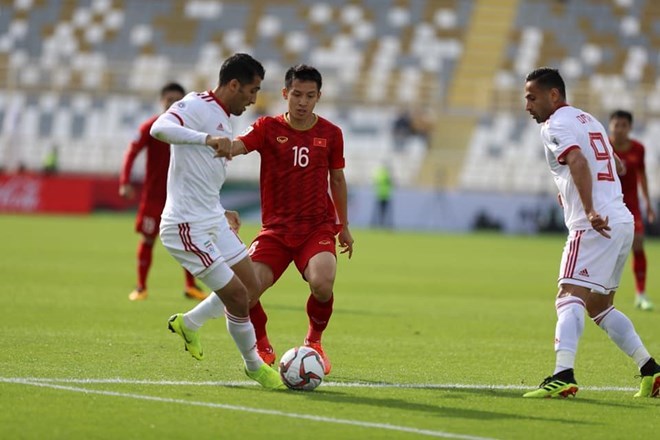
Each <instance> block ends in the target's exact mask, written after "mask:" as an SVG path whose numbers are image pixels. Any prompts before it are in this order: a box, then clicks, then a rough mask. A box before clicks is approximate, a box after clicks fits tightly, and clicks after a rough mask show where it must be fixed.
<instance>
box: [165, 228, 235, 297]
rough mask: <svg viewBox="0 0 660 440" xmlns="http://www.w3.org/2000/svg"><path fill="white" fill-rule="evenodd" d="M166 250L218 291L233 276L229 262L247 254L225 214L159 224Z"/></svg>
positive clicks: (210, 287) (231, 264)
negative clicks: (199, 220) (215, 218)
mask: <svg viewBox="0 0 660 440" xmlns="http://www.w3.org/2000/svg"><path fill="white" fill-rule="evenodd" d="M160 240H161V241H162V242H163V246H165V248H166V249H167V251H168V252H169V253H170V254H171V255H172V256H173V257H174V258H175V259H176V260H177V261H178V262H179V263H180V264H181V266H183V267H184V268H185V269H187V270H188V272H190V273H191V274H193V275H195V277H197V278H199V279H200V280H201V281H202V282H203V283H204V284H206V286H207V287H208V288H209V289H211V290H213V291H217V290H219V289H222V288H223V287H225V286H226V285H227V283H229V281H230V280H231V279H232V277H233V276H234V271H232V270H231V266H233V265H235V264H236V263H238V262H239V261H241V260H243V259H244V258H245V257H247V248H246V247H245V244H243V242H242V241H241V239H240V238H238V235H236V233H235V232H234V231H233V230H232V229H231V228H230V227H229V223H228V222H227V219H226V218H225V216H222V217H221V218H220V219H218V221H214V222H205V223H179V224H161V226H160Z"/></svg>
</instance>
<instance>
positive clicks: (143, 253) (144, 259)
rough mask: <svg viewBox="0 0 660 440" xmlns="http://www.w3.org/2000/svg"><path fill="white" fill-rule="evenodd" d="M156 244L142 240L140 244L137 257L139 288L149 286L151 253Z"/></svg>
mask: <svg viewBox="0 0 660 440" xmlns="http://www.w3.org/2000/svg"><path fill="white" fill-rule="evenodd" d="M153 249H154V245H153V244H148V243H146V242H144V241H140V244H138V251H137V258H138V284H137V288H138V289H146V288H147V275H148V274H149V268H150V267H151V255H152V253H153Z"/></svg>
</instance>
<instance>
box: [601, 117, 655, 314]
mask: <svg viewBox="0 0 660 440" xmlns="http://www.w3.org/2000/svg"><path fill="white" fill-rule="evenodd" d="M632 122H633V116H632V113H630V112H627V111H624V110H617V111H615V112H613V113H612V115H611V116H610V124H609V125H610V126H609V129H610V143H611V144H612V147H614V151H615V152H616V154H617V155H618V156H619V158H620V159H621V161H622V162H623V164H624V168H625V170H624V171H623V173H621V174H620V175H619V178H620V179H621V189H622V190H623V201H624V203H625V204H626V206H627V207H628V209H629V210H630V212H631V213H632V214H633V217H634V218H635V236H634V239H633V246H632V251H633V261H632V263H633V264H632V267H633V273H634V275H635V285H636V290H637V295H636V296H635V307H637V308H639V309H641V310H653V303H652V302H651V301H650V300H649V298H648V296H647V295H646V254H645V253H644V220H643V217H642V211H641V209H640V204H639V193H638V189H641V190H642V191H641V192H642V197H643V198H644V204H645V206H646V219H647V220H648V221H649V223H653V222H654V221H655V211H654V210H653V205H652V204H651V198H650V197H649V187H648V179H647V177H646V168H645V166H644V146H643V145H642V144H641V143H639V142H638V141H636V140H634V139H631V138H630V130H631V129H632Z"/></svg>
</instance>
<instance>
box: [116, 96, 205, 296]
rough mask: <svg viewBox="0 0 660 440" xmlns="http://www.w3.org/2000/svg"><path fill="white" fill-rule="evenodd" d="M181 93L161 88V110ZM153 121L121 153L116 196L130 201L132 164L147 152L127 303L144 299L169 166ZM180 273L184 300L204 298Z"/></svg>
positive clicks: (166, 148)
mask: <svg viewBox="0 0 660 440" xmlns="http://www.w3.org/2000/svg"><path fill="white" fill-rule="evenodd" d="M185 94H186V92H185V90H184V89H183V87H182V86H181V85H179V84H177V83H169V84H166V85H165V86H163V88H162V89H161V91H160V103H161V105H162V108H163V111H165V110H167V109H168V108H169V107H170V106H171V105H172V104H174V103H175V102H176V101H179V100H180V99H182V98H183V97H184V95H185ZM157 118H158V115H155V116H153V117H151V118H149V119H148V120H147V121H145V122H144V123H143V124H142V125H141V126H140V129H139V134H138V136H137V137H136V138H135V139H134V140H133V142H131V144H130V145H129V147H128V149H127V150H126V153H125V154H124V162H123V164H122V169H121V174H120V176H119V195H120V196H122V197H124V198H127V199H132V198H133V197H134V196H135V189H134V188H133V185H131V183H130V177H131V169H132V168H133V162H135V158H136V157H137V155H138V154H139V153H140V152H141V151H142V150H144V149H146V150H147V162H146V175H145V179H144V187H143V190H142V197H141V199H140V207H139V208H138V213H137V218H136V221H135V230H136V232H138V233H140V234H141V235H142V239H141V240H140V243H139V244H138V249H137V260H138V282H137V286H136V288H135V290H133V291H132V292H131V293H130V294H129V295H128V299H130V300H131V301H139V300H144V299H147V296H148V293H147V275H148V274H149V268H150V267H151V257H152V254H153V246H154V240H155V239H156V237H157V236H158V228H159V226H160V214H161V213H162V212H163V207H164V206H165V199H166V198H167V169H168V167H169V164H170V146H169V145H168V144H166V143H164V142H161V141H159V140H158V139H155V138H153V137H152V136H151V135H150V134H149V130H151V126H152V125H153V123H154V121H155V120H156V119H157ZM184 271H185V279H186V285H185V290H184V294H185V295H186V296H187V297H188V298H193V299H197V300H203V299H204V298H206V294H205V293H204V292H202V291H201V290H200V289H199V287H197V285H196V283H195V277H194V276H193V275H192V274H191V273H190V272H188V271H187V270H185V269H184Z"/></svg>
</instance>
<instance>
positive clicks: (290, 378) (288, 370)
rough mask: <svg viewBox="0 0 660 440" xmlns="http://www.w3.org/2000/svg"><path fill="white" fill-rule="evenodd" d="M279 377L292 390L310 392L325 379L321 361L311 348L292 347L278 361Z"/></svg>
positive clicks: (319, 356)
mask: <svg viewBox="0 0 660 440" xmlns="http://www.w3.org/2000/svg"><path fill="white" fill-rule="evenodd" d="M280 377H281V378H282V382H284V385H286V386H287V387H289V388H291V389H292V390H304V391H311V390H313V389H315V388H316V387H318V386H319V385H321V382H323V378H324V377H325V373H324V372H323V359H321V355H319V353H318V352H317V351H316V350H314V349H313V348H310V347H294V348H292V349H291V350H289V351H287V352H286V353H284V356H282V358H281V359H280Z"/></svg>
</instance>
